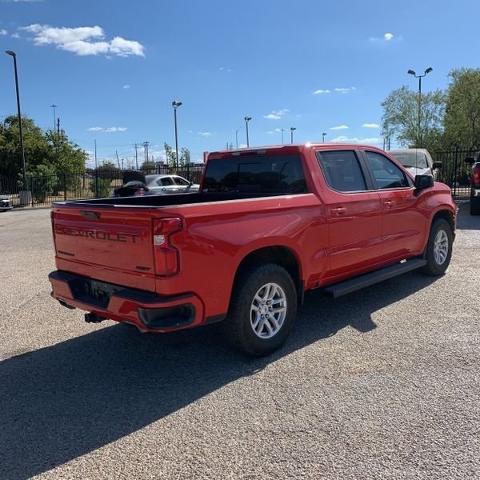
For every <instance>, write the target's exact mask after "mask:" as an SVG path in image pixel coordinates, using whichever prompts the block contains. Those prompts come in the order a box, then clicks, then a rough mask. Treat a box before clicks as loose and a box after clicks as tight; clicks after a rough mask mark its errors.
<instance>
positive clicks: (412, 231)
mask: <svg viewBox="0 0 480 480" xmlns="http://www.w3.org/2000/svg"><path fill="white" fill-rule="evenodd" d="M364 158H365V164H366V166H367V168H368V172H369V174H370V175H371V178H372V181H373V184H374V186H375V188H376V189H377V192H378V194H379V196H380V201H381V203H382V210H383V215H382V239H383V241H382V243H383V253H384V255H385V256H386V257H387V258H388V259H391V260H393V259H400V258H404V257H408V256H411V255H414V254H418V253H420V251H421V249H422V246H423V241H424V237H425V229H426V228H427V220H426V218H425V216H424V215H423V214H422V213H421V212H420V211H419V209H418V208H417V196H416V195H415V188H414V186H413V183H412V181H411V180H409V178H408V176H407V175H406V174H405V172H404V171H403V170H402V169H400V168H399V167H398V166H397V165H396V164H395V163H394V162H392V161H391V160H390V159H389V158H387V157H386V156H385V155H382V154H381V153H379V152H374V151H370V150H365V151H364Z"/></svg>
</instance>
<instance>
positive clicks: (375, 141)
mask: <svg viewBox="0 0 480 480" xmlns="http://www.w3.org/2000/svg"><path fill="white" fill-rule="evenodd" d="M330 142H331V143H361V144H366V145H379V144H380V143H381V142H382V139H381V138H378V137H365V138H358V137H347V136H345V135H340V136H339V137H336V138H332V139H331V140H330Z"/></svg>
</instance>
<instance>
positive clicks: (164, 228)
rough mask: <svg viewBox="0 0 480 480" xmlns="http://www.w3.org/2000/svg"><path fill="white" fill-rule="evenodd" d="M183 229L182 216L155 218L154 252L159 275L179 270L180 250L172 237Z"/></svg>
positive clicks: (173, 273) (156, 270) (172, 273)
mask: <svg viewBox="0 0 480 480" xmlns="http://www.w3.org/2000/svg"><path fill="white" fill-rule="evenodd" d="M181 229H182V220H181V219H180V218H162V219H154V220H153V254H154V257H155V273H156V274H157V275H162V276H169V275H175V274H176V273H178V271H179V258H178V250H177V249H176V248H175V247H174V246H173V245H172V242H171V240H170V237H171V236H172V235H173V234H174V233H176V232H179V231H180V230H181Z"/></svg>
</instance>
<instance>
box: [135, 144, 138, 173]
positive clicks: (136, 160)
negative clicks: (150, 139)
mask: <svg viewBox="0 0 480 480" xmlns="http://www.w3.org/2000/svg"><path fill="white" fill-rule="evenodd" d="M135 168H136V170H138V145H137V144H135Z"/></svg>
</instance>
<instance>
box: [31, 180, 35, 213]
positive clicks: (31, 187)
mask: <svg viewBox="0 0 480 480" xmlns="http://www.w3.org/2000/svg"><path fill="white" fill-rule="evenodd" d="M30 191H31V192H32V207H34V206H35V205H34V203H33V199H34V195H33V175H32V176H31V177H30Z"/></svg>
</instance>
